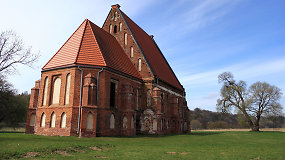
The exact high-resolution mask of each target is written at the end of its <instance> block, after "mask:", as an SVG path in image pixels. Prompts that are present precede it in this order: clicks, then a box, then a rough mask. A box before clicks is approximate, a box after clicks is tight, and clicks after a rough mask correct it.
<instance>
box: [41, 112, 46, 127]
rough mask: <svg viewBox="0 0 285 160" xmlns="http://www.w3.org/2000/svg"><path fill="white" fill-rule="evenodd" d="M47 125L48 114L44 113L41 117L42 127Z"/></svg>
mask: <svg viewBox="0 0 285 160" xmlns="http://www.w3.org/2000/svg"><path fill="white" fill-rule="evenodd" d="M45 125H46V114H45V113H43V114H42V117H41V127H45Z"/></svg>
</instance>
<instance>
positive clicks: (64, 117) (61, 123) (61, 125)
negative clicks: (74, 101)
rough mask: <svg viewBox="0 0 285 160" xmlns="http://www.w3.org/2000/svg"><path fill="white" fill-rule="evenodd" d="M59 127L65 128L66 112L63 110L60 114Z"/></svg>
mask: <svg viewBox="0 0 285 160" xmlns="http://www.w3.org/2000/svg"><path fill="white" fill-rule="evenodd" d="M60 127H61V128H65V127H66V114H65V113H64V112H63V113H62V115H61V120H60Z"/></svg>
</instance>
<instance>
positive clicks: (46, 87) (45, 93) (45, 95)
mask: <svg viewBox="0 0 285 160" xmlns="http://www.w3.org/2000/svg"><path fill="white" fill-rule="evenodd" d="M44 84H45V86H44V98H43V106H45V105H46V104H47V91H48V77H46V79H45V83H44Z"/></svg>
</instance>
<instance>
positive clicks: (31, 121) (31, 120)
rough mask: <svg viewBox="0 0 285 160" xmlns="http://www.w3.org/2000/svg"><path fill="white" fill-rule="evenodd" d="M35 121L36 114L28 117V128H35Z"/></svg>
mask: <svg viewBox="0 0 285 160" xmlns="http://www.w3.org/2000/svg"><path fill="white" fill-rule="evenodd" d="M35 119H36V114H32V115H31V116H30V126H32V127H33V126H35Z"/></svg>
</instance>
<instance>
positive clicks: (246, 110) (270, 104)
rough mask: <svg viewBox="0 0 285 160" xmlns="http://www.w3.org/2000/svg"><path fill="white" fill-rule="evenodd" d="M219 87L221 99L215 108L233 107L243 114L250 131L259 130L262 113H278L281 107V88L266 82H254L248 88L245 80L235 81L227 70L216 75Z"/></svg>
mask: <svg viewBox="0 0 285 160" xmlns="http://www.w3.org/2000/svg"><path fill="white" fill-rule="evenodd" d="M218 79H219V83H223V86H222V88H221V99H218V100H217V109H218V110H219V111H222V112H230V111H231V109H232V108H233V107H235V108H237V109H238V110H240V111H241V112H242V114H243V115H244V117H245V119H246V121H247V123H248V125H249V126H250V128H251V130H252V131H259V121H260V118H261V116H262V115H263V114H265V113H267V114H279V113H280V112H281V110H282V107H281V105H280V103H279V100H280V98H281V95H282V93H281V90H280V89H279V88H278V87H276V86H273V85H270V84H268V83H266V82H256V83H254V84H252V85H251V86H250V87H249V89H247V87H246V82H244V81H239V82H236V81H235V80H234V77H233V75H232V74H231V73H229V72H224V73H222V74H220V75H219V76H218Z"/></svg>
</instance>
